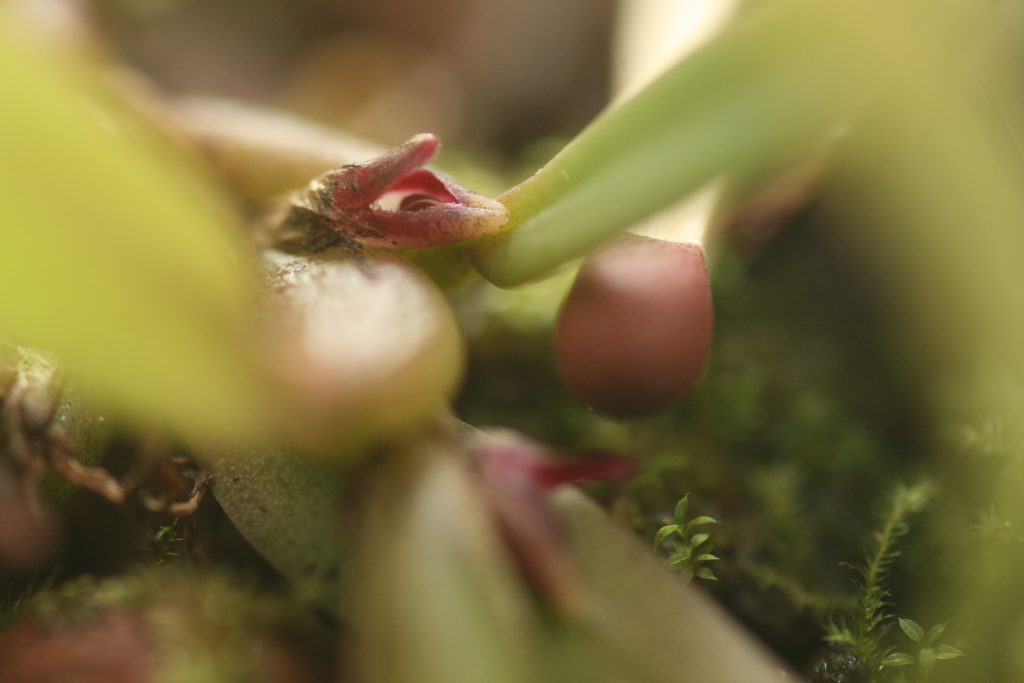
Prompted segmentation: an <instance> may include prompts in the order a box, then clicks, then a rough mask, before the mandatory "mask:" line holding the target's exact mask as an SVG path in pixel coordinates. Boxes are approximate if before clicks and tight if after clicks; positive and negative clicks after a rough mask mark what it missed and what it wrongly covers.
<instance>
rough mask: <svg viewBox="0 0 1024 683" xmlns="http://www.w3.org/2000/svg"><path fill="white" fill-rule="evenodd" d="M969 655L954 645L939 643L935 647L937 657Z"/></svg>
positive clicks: (950, 657) (947, 657)
mask: <svg viewBox="0 0 1024 683" xmlns="http://www.w3.org/2000/svg"><path fill="white" fill-rule="evenodd" d="M966 656H967V655H966V654H965V653H964V652H963V650H959V649H957V648H955V647H953V646H952V645H939V646H938V647H937V648H935V659H938V660H944V659H956V658H957V657H966Z"/></svg>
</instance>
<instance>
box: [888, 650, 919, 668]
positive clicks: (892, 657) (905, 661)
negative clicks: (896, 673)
mask: <svg viewBox="0 0 1024 683" xmlns="http://www.w3.org/2000/svg"><path fill="white" fill-rule="evenodd" d="M915 661H916V660H915V659H914V658H913V657H911V656H910V655H908V654H907V653H906V652H893V653H891V654H889V655H886V657H885V659H883V660H882V666H888V667H900V666H910V665H911V664H913V663H914V662H915Z"/></svg>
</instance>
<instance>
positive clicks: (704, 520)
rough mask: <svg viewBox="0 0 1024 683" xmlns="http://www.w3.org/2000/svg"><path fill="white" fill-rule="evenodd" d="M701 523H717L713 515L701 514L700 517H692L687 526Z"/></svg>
mask: <svg viewBox="0 0 1024 683" xmlns="http://www.w3.org/2000/svg"><path fill="white" fill-rule="evenodd" d="M702 524H718V520H717V519H715V518H714V517H708V516H707V515H701V516H700V517H694V518H693V519H691V520H690V521H689V523H688V524H687V526H700V525H702Z"/></svg>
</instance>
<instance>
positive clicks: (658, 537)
mask: <svg viewBox="0 0 1024 683" xmlns="http://www.w3.org/2000/svg"><path fill="white" fill-rule="evenodd" d="M679 531H680V528H679V525H678V524H668V525H666V526H663V527H661V528H660V529H658V533H656V534H655V535H654V547H655V548H659V547H661V544H662V543H664V542H665V539H667V538H669V537H671V536H673V535H674V534H676V533H678V532H679Z"/></svg>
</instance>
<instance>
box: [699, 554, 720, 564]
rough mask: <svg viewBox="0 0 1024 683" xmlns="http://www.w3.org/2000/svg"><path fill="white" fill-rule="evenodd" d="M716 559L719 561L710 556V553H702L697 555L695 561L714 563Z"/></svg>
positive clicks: (715, 557)
mask: <svg viewBox="0 0 1024 683" xmlns="http://www.w3.org/2000/svg"><path fill="white" fill-rule="evenodd" d="M718 559H720V558H719V557H717V556H715V555H712V554H711V553H704V554H702V555H698V556H697V561H698V562H714V561H716V560H718Z"/></svg>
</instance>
